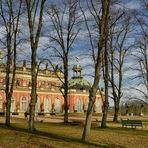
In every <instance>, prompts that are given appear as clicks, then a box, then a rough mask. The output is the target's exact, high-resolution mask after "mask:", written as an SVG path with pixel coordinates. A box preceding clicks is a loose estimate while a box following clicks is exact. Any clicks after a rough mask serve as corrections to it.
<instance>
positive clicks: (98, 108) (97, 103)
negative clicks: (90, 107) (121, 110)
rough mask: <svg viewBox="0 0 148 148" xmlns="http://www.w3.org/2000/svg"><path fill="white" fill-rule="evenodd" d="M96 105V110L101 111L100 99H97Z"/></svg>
mask: <svg viewBox="0 0 148 148" xmlns="http://www.w3.org/2000/svg"><path fill="white" fill-rule="evenodd" d="M95 105H96V112H97V113H99V112H101V107H100V101H99V99H96V103H95Z"/></svg>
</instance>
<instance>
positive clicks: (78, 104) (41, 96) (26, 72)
mask: <svg viewBox="0 0 148 148" xmlns="http://www.w3.org/2000/svg"><path fill="white" fill-rule="evenodd" d="M72 70H73V77H72V78H71V79H70V80H69V86H68V87H69V90H68V108H69V112H86V110H87V107H88V102H89V89H90V84H89V82H88V81H87V80H84V79H83V77H82V67H81V65H80V64H78V63H77V64H76V65H74V67H73V69H72ZM5 72H6V69H5V65H4V64H2V63H1V64H0V112H5V109H6V107H5V103H6V100H5V92H4V89H5ZM57 75H58V76H57ZM59 76H60V77H61V78H62V77H63V75H62V74H61V72H60V71H59V70H58V69H57V70H56V71H54V72H53V71H50V70H49V69H48V65H46V67H45V69H42V70H41V69H40V70H39V72H38V77H37V96H38V98H37V103H36V113H38V114H44V115H48V114H50V113H52V112H55V113H62V112H63V105H64V98H63V96H62V93H61V92H60V90H59V86H61V85H62V84H61V82H60V80H59V78H58V77H59ZM30 93H31V69H30V68H28V67H27V66H26V62H25V61H24V63H23V66H21V67H17V69H16V77H15V84H14V90H13V96H12V99H11V114H12V115H24V112H26V111H28V112H29V103H30V99H31V98H30ZM102 102H103V100H102V97H101V95H100V93H99V92H98V93H97V96H96V102H95V107H94V111H95V112H98V113H101V112H102Z"/></svg>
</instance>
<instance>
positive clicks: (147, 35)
mask: <svg viewBox="0 0 148 148" xmlns="http://www.w3.org/2000/svg"><path fill="white" fill-rule="evenodd" d="M140 2H141V7H142V9H139V10H138V11H137V12H136V13H135V19H136V22H137V25H138V26H137V28H139V29H138V30H137V32H136V35H135V37H136V39H135V49H136V50H135V51H134V54H133V57H134V61H135V66H134V67H131V69H132V70H133V71H135V73H137V74H136V75H135V77H134V78H133V80H136V81H137V83H136V87H132V89H134V90H136V91H137V92H138V94H141V96H142V97H140V96H138V97H137V96H133V97H132V98H136V99H142V100H143V101H145V102H146V103H147V102H148V51H147V49H148V15H147V12H148V3H147V1H145V0H140Z"/></svg>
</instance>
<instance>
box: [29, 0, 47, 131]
mask: <svg viewBox="0 0 148 148" xmlns="http://www.w3.org/2000/svg"><path fill="white" fill-rule="evenodd" d="M45 1H46V0H41V1H39V0H35V1H34V2H32V1H31V0H26V7H27V16H28V26H29V32H30V46H31V80H32V82H31V83H32V85H31V86H32V88H31V95H30V96H31V102H30V116H29V131H30V132H33V131H34V130H35V125H34V122H35V121H34V117H35V105H36V102H37V92H36V89H37V88H36V87H37V60H36V57H37V48H38V44H39V38H40V33H41V29H42V20H43V10H44V4H45ZM38 9H39V17H37V10H38ZM36 17H37V18H38V24H37V27H36V26H35V21H34V20H35V18H36ZM34 30H36V32H35V31H34Z"/></svg>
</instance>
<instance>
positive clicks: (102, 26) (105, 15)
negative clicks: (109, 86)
mask: <svg viewBox="0 0 148 148" xmlns="http://www.w3.org/2000/svg"><path fill="white" fill-rule="evenodd" d="M87 2H88V1H87ZM89 2H90V4H91V6H92V8H93V11H91V14H92V16H93V18H94V20H95V22H96V24H97V27H98V32H99V39H98V41H97V57H96V62H95V74H94V82H93V85H92V87H91V89H90V91H89V104H88V110H87V115H86V120H85V126H84V130H83V135H82V141H87V139H88V136H89V132H90V128H91V119H92V113H93V106H94V103H95V100H96V93H97V91H98V84H99V81H100V69H101V64H102V57H103V56H102V55H103V48H104V47H105V40H106V38H107V36H106V35H107V30H108V29H107V28H108V19H109V8H110V0H104V1H101V3H102V4H101V8H102V9H101V11H100V12H101V13H100V12H99V13H98V11H97V10H96V7H94V6H95V5H94V3H93V1H92V0H90V1H89ZM99 2H100V1H99ZM81 10H82V9H81ZM82 12H83V14H84V11H83V10H82ZM100 15H101V16H100ZM84 17H85V15H84ZM85 18H86V17H85ZM85 21H87V20H86V19H85ZM86 25H87V28H88V23H86ZM88 30H89V29H88ZM89 32H90V30H89ZM93 51H94V50H93ZM94 58H95V57H94Z"/></svg>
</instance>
